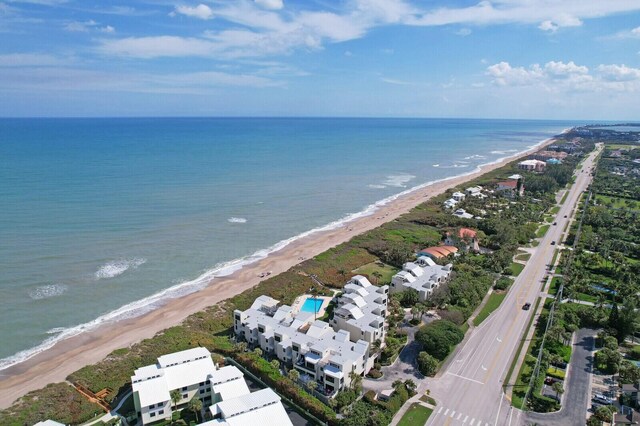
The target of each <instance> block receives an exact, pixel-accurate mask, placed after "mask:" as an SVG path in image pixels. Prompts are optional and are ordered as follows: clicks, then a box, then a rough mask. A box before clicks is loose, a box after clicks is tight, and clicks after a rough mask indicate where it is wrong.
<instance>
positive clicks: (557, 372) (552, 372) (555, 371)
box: [547, 367, 566, 380]
mask: <svg viewBox="0 0 640 426" xmlns="http://www.w3.org/2000/svg"><path fill="white" fill-rule="evenodd" d="M547 376H551V377H555V378H556V379H560V380H564V378H565V376H566V372H565V371H564V370H561V369H559V368H556V367H549V368H547Z"/></svg>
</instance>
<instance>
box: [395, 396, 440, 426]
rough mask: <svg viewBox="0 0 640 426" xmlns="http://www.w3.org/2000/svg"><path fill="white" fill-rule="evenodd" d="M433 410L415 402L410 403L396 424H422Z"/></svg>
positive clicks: (399, 425) (410, 425) (404, 425)
mask: <svg viewBox="0 0 640 426" xmlns="http://www.w3.org/2000/svg"><path fill="white" fill-rule="evenodd" d="M432 412H433V410H432V409H431V408H427V407H425V406H423V405H421V404H418V403H417V402H414V403H413V404H411V407H409V409H408V410H407V412H406V413H404V416H402V418H401V419H400V421H399V422H398V426H417V425H420V426H423V425H424V424H425V423H426V422H427V420H428V419H429V416H430V415H431V413H432Z"/></svg>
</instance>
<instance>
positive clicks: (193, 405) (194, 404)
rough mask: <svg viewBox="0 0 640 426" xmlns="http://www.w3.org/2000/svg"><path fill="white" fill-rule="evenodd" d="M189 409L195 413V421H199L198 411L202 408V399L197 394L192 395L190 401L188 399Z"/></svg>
mask: <svg viewBox="0 0 640 426" xmlns="http://www.w3.org/2000/svg"><path fill="white" fill-rule="evenodd" d="M189 409H190V410H191V411H193V412H194V414H195V415H196V421H197V422H198V423H199V422H200V420H199V417H198V413H200V411H201V410H202V401H201V400H200V398H198V397H197V396H194V397H193V398H192V399H191V401H189Z"/></svg>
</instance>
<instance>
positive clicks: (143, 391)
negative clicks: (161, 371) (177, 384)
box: [132, 377, 171, 407]
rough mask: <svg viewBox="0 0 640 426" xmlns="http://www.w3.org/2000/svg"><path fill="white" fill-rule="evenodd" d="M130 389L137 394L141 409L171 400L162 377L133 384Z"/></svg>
mask: <svg viewBox="0 0 640 426" xmlns="http://www.w3.org/2000/svg"><path fill="white" fill-rule="evenodd" d="M132 388H133V391H134V392H138V398H140V406H141V407H148V406H149V405H151V404H157V403H159V402H165V401H170V400H171V395H170V394H169V388H168V387H167V382H166V381H165V380H164V377H157V378H155V379H150V380H144V381H142V382H137V383H133V385H132Z"/></svg>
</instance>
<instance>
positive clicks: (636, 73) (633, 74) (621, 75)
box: [598, 64, 640, 81]
mask: <svg viewBox="0 0 640 426" xmlns="http://www.w3.org/2000/svg"><path fill="white" fill-rule="evenodd" d="M598 72H600V74H601V75H602V78H603V79H605V80H607V81H640V68H631V67H628V66H626V65H624V64H622V65H615V64H613V65H600V66H599V67H598Z"/></svg>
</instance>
